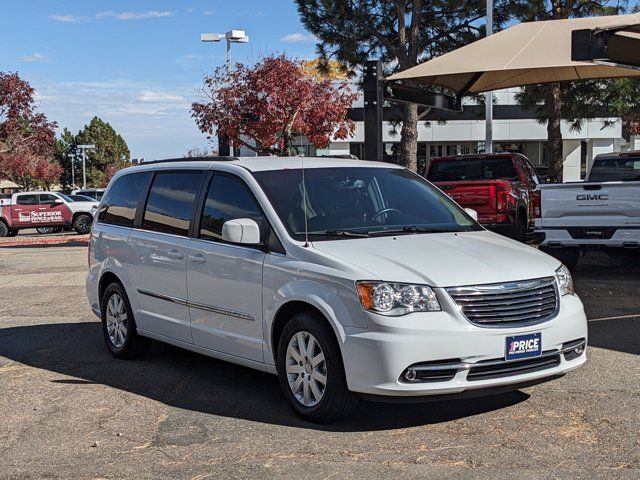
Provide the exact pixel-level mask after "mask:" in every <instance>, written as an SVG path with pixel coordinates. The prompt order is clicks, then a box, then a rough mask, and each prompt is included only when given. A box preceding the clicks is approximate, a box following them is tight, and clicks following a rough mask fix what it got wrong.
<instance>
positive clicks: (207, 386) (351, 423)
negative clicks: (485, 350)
mask: <svg viewBox="0 0 640 480" xmlns="http://www.w3.org/2000/svg"><path fill="white" fill-rule="evenodd" d="M0 356H2V357H6V358H7V359H9V360H13V361H16V362H20V363H23V364H25V365H29V366H32V367H35V368H38V369H44V370H48V371H51V372H55V373H58V374H61V375H64V376H65V377H74V378H56V379H53V380H52V382H55V383H59V384H67V385H70V387H72V388H78V385H85V384H101V385H107V386H110V387H113V388H117V389H121V390H125V391H129V392H132V393H135V394H137V395H141V396H144V397H147V398H150V399H153V400H156V401H160V402H162V403H165V404H167V405H170V406H173V407H177V408H181V409H187V410H192V411H198V412H203V413H207V414H213V415H219V416H226V417H233V418H242V419H246V420H252V421H258V422H263V423H271V424H278V425H285V426H293V427H300V428H313V429H320V430H326V431H344V432H358V431H375V430H388V429H398V428H405V427H411V426H418V425H428V424H437V423H441V422H448V421H451V420H456V419H459V418H464V417H469V416H473V415H479V414H482V413H485V412H490V411H493V410H498V409H501V408H505V407H509V406H512V405H516V404H518V403H520V402H523V401H525V400H527V399H528V398H529V395H528V394H526V393H523V392H521V391H515V392H511V393H506V394H502V395H496V396H491V397H482V398H476V399H469V400H455V401H451V400H448V401H440V402H430V403H425V404H409V405H394V404H382V403H370V402H361V404H360V405H359V406H358V408H357V409H355V410H356V411H355V412H354V413H353V414H352V415H350V416H349V418H348V419H346V420H343V421H340V422H336V423H334V424H330V425H316V424H311V423H308V422H305V421H304V420H301V419H300V418H298V417H296V416H295V415H294V414H293V412H292V411H291V410H290V408H289V407H288V405H287V404H286V401H285V399H284V397H283V396H282V394H281V392H280V388H279V385H278V381H277V378H276V377H275V376H274V375H270V374H267V373H262V372H258V371H255V370H252V369H249V368H244V367H240V366H236V365H232V364H229V363H226V362H222V361H217V360H215V359H212V358H208V357H205V356H202V355H198V354H195V353H191V352H188V351H185V350H182V349H179V348H174V347H171V346H169V345H165V344H161V343H158V342H154V344H153V346H152V348H151V350H150V351H149V353H148V354H147V356H145V357H144V358H143V359H139V360H130V361H125V360H117V359H115V358H113V357H112V356H111V355H110V354H109V353H108V351H107V349H106V347H105V346H104V343H103V339H102V330H101V327H100V324H99V323H98V322H84V323H58V324H45V325H33V326H23V327H12V328H4V329H0ZM0 363H1V362H0Z"/></svg>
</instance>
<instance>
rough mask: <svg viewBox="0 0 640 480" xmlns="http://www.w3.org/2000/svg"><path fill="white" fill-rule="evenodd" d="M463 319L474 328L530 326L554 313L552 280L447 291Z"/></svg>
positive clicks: (554, 287) (553, 279) (554, 301)
mask: <svg viewBox="0 0 640 480" xmlns="http://www.w3.org/2000/svg"><path fill="white" fill-rule="evenodd" d="M447 292H448V293H449V295H451V298H452V299H453V301H454V302H455V303H456V305H458V307H459V308H460V311H461V312H462V313H463V314H464V316H465V317H467V319H468V320H469V321H470V322H471V323H474V324H476V325H481V326H500V327H506V326H511V325H518V326H523V325H533V324H536V323H542V322H544V321H546V320H549V319H551V318H553V317H554V316H555V315H556V314H557V310H558V292H557V289H556V282H555V278H553V277H548V278H539V279H536V280H524V281H520V282H509V283H497V284H491V285H475V286H468V287H453V288H447Z"/></svg>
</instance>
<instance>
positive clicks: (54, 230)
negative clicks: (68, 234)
mask: <svg viewBox="0 0 640 480" xmlns="http://www.w3.org/2000/svg"><path fill="white" fill-rule="evenodd" d="M63 229H64V227H54V228H53V233H60V232H61V231H62V230H63Z"/></svg>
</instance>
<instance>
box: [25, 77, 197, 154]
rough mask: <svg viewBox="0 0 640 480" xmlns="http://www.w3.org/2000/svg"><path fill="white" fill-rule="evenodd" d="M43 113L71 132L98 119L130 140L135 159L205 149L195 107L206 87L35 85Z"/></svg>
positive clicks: (116, 81)
mask: <svg viewBox="0 0 640 480" xmlns="http://www.w3.org/2000/svg"><path fill="white" fill-rule="evenodd" d="M33 86H34V87H35V88H36V92H38V93H37V96H36V98H37V100H38V104H39V105H38V109H39V111H42V112H44V113H45V114H46V115H47V117H48V118H49V119H50V120H55V121H57V122H58V125H59V128H58V132H60V131H62V128H63V127H67V128H69V129H70V130H71V131H72V132H75V131H78V130H80V129H81V128H82V127H83V126H84V125H85V124H87V123H89V121H90V120H91V118H92V117H93V116H94V115H97V116H99V117H100V118H102V119H103V120H104V121H106V122H109V123H111V125H112V126H113V128H115V129H116V131H117V132H118V133H120V134H122V136H123V137H124V138H125V140H126V142H127V144H128V145H129V147H130V149H131V152H132V156H133V157H140V156H142V157H146V158H147V159H154V158H170V157H176V156H178V157H179V156H181V155H182V154H183V153H184V152H186V151H187V150H188V149H189V148H190V147H192V146H194V145H203V144H205V143H206V139H205V135H204V134H202V133H200V132H199V130H198V128H197V126H196V124H195V122H194V120H193V119H192V118H191V102H193V101H195V100H199V97H198V95H199V94H200V88H201V85H199V84H196V83H194V84H183V85H181V86H176V87H171V88H168V87H165V86H162V85H159V84H156V83H154V82H142V81H134V80H130V79H126V78H112V79H104V80H101V81H73V82H51V81H42V82H40V81H34V82H33Z"/></svg>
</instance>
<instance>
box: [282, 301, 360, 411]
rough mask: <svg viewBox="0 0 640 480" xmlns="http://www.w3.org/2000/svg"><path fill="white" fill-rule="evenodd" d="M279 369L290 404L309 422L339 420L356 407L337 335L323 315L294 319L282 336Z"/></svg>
mask: <svg viewBox="0 0 640 480" xmlns="http://www.w3.org/2000/svg"><path fill="white" fill-rule="evenodd" d="M276 367H277V370H278V377H279V380H280V387H281V388H282V391H283V393H284V395H285V397H286V398H287V401H288V402H289V404H290V405H291V407H292V408H293V410H294V411H295V412H296V413H297V414H298V415H300V416H301V417H302V418H304V419H306V420H309V421H312V422H319V423H326V422H330V421H333V420H337V419H339V418H340V417H342V416H344V415H345V414H346V413H347V412H348V411H349V410H350V408H351V406H352V405H353V404H354V401H355V398H356V396H355V394H353V393H352V392H350V391H349V389H348V388H347V382H346V378H345V374H344V365H343V363H342V356H341V354H340V349H339V347H338V343H337V341H336V338H335V335H334V334H333V331H332V330H331V327H330V326H329V325H327V322H326V320H325V319H324V318H322V317H321V316H320V314H316V313H314V312H300V313H297V314H295V315H294V316H293V317H291V319H290V320H289V321H288V323H287V324H286V325H285V327H284V329H283V330H282V334H281V335H280V340H279V342H278V353H277V360H276Z"/></svg>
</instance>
